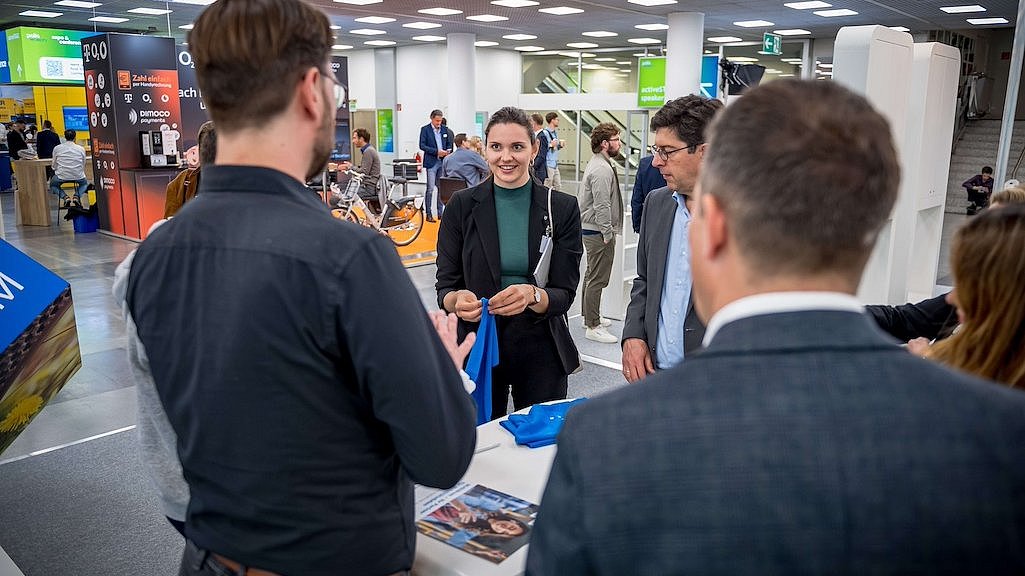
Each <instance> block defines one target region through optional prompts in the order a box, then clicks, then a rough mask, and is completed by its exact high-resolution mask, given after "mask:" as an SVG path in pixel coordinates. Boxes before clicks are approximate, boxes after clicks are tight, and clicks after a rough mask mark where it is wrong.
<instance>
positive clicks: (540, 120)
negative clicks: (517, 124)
mask: <svg viewBox="0 0 1025 576" xmlns="http://www.w3.org/2000/svg"><path fill="white" fill-rule="evenodd" d="M530 120H531V122H533V123H534V124H537V125H538V127H539V128H540V127H543V126H544V125H545V119H544V118H542V117H541V115H540V114H538V113H537V112H534V113H533V114H531V115H530Z"/></svg>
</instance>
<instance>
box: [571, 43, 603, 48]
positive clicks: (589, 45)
mask: <svg viewBox="0 0 1025 576" xmlns="http://www.w3.org/2000/svg"><path fill="white" fill-rule="evenodd" d="M566 47H567V48H597V47H598V45H597V44H595V43H593V42H570V43H569V44H566Z"/></svg>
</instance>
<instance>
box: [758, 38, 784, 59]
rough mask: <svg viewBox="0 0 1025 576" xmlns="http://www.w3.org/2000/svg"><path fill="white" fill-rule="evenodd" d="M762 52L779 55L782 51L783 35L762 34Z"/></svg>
mask: <svg viewBox="0 0 1025 576" xmlns="http://www.w3.org/2000/svg"><path fill="white" fill-rule="evenodd" d="M762 53H763V54H773V55H776V56H779V55H780V54H782V53H783V37H782V36H780V35H779V34H770V33H768V32H765V33H763V34H762Z"/></svg>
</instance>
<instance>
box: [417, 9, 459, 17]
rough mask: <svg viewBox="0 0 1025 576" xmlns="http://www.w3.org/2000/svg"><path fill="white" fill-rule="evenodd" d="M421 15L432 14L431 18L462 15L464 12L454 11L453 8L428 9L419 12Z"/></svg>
mask: <svg viewBox="0 0 1025 576" xmlns="http://www.w3.org/2000/svg"><path fill="white" fill-rule="evenodd" d="M417 12H419V13H421V14H430V15H431V16H455V15H456V14H462V13H463V11H462V10H453V9H452V8H426V9H424V10H417Z"/></svg>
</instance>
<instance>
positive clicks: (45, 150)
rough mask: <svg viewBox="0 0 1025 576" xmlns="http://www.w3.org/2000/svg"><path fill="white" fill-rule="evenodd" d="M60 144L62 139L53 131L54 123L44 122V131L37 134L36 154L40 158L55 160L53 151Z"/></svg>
mask: <svg viewBox="0 0 1025 576" xmlns="http://www.w3.org/2000/svg"><path fill="white" fill-rule="evenodd" d="M60 143H61V137H60V136H58V135H57V133H56V132H54V131H53V123H52V122H50V121H49V120H43V129H42V130H40V131H39V134H36V154H37V155H38V156H39V157H40V158H53V149H54V148H56V147H57V146H60Z"/></svg>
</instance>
